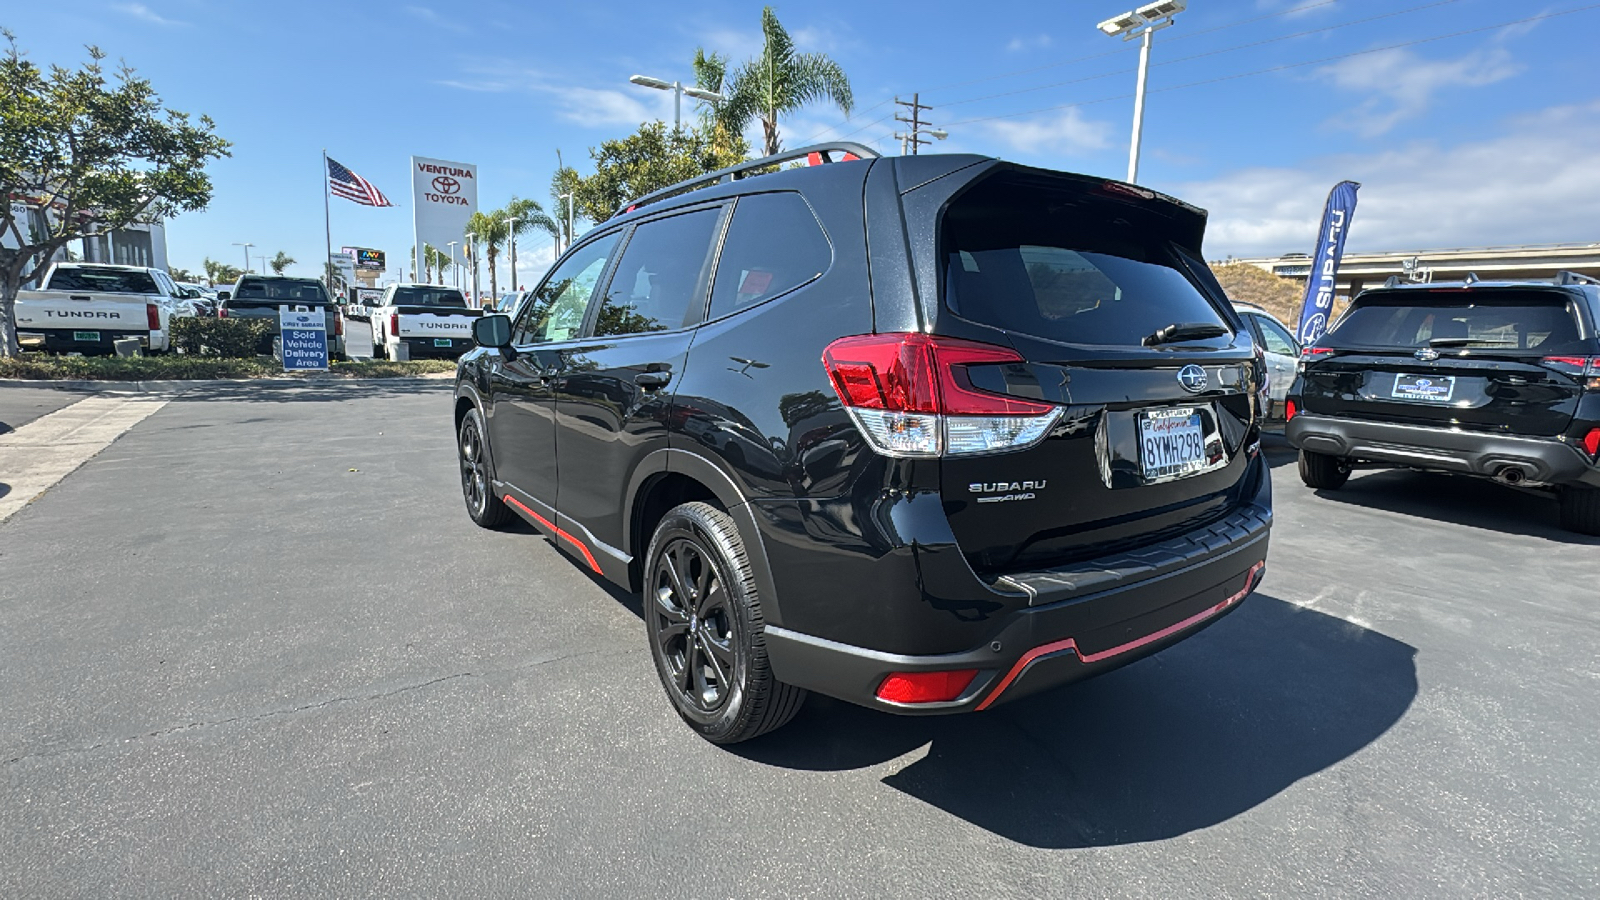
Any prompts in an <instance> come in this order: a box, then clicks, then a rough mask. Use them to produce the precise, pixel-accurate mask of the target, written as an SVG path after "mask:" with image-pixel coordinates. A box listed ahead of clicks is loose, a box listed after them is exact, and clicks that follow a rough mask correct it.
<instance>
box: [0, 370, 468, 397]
mask: <svg viewBox="0 0 1600 900" xmlns="http://www.w3.org/2000/svg"><path fill="white" fill-rule="evenodd" d="M455 377H456V376H455V373H453V372H444V373H440V374H438V375H404V376H396V377H391V378H383V377H370V378H345V377H337V376H328V377H323V378H193V379H187V380H181V381H110V380H103V381H102V380H87V381H51V380H45V379H35V378H0V388H4V387H6V386H8V385H15V386H17V387H40V388H56V389H58V390H63V391H104V392H110V393H121V394H155V393H169V392H172V391H184V390H191V389H194V388H198V387H216V386H218V385H244V384H260V385H264V386H268V387H273V388H282V387H325V386H327V385H330V384H352V385H353V384H361V385H367V384H414V385H419V386H420V385H428V384H439V383H442V382H446V381H450V380H452V379H454V378H455Z"/></svg>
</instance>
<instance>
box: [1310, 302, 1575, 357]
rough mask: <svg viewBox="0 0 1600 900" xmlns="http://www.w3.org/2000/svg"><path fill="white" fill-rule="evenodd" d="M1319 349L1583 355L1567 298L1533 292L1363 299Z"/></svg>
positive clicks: (1346, 315)
mask: <svg viewBox="0 0 1600 900" xmlns="http://www.w3.org/2000/svg"><path fill="white" fill-rule="evenodd" d="M1321 343H1322V344H1323V345H1324V346H1328V347H1335V348H1340V349H1359V348H1373V349H1380V348H1383V349H1387V348H1417V347H1426V346H1437V345H1448V346H1450V347H1471V348H1481V349H1485V350H1493V351H1495V352H1508V353H1517V352H1527V353H1531V354H1540V355H1551V354H1559V353H1562V352H1565V351H1566V350H1569V349H1574V348H1576V349H1578V350H1581V349H1583V343H1582V339H1581V332H1580V329H1579V324H1578V320H1577V318H1576V316H1575V314H1574V310H1573V309H1572V306H1571V304H1570V302H1569V301H1568V300H1567V298H1566V297H1564V296H1562V295H1561V294H1557V293H1554V292H1537V291H1516V292H1513V291H1487V290H1484V291H1472V292H1470V293H1469V292H1465V291H1460V290H1455V291H1450V292H1444V291H1439V292H1434V291H1417V290H1410V291H1404V292H1397V293H1396V294H1392V295H1388V296H1376V297H1366V298H1362V299H1361V300H1360V301H1358V302H1357V303H1356V305H1355V306H1354V307H1352V308H1351V310H1350V311H1349V312H1348V313H1346V314H1345V316H1344V317H1343V318H1342V319H1341V320H1340V321H1339V322H1338V323H1337V325H1336V327H1335V328H1334V330H1333V331H1331V332H1329V333H1328V336H1327V337H1325V338H1324V339H1323V340H1322V341H1321Z"/></svg>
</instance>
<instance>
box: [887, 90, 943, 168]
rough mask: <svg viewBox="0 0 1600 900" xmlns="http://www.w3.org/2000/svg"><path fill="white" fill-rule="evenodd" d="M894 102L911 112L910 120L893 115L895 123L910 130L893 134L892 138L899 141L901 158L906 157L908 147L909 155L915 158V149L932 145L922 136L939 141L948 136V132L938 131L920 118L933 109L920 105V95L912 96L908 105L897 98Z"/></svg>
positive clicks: (897, 114) (896, 114)
mask: <svg viewBox="0 0 1600 900" xmlns="http://www.w3.org/2000/svg"><path fill="white" fill-rule="evenodd" d="M894 102H895V103H896V104H898V105H900V106H904V107H905V108H907V109H909V110H910V111H911V117H910V118H906V117H905V116H902V115H900V114H899V113H895V116H894V120H895V121H896V122H904V123H906V124H907V125H910V126H911V129H910V130H909V131H907V132H905V133H903V134H902V133H901V132H898V131H897V132H895V134H894V136H895V137H896V138H898V139H899V141H900V155H901V156H905V155H906V150H907V148H908V147H909V149H910V151H911V155H912V156H916V155H917V149H918V148H919V147H920V146H922V145H923V144H931V143H933V141H930V140H928V139H927V138H924V137H923V135H924V134H927V135H931V136H933V137H935V138H938V139H939V140H941V141H942V140H944V139H945V138H947V137H949V136H950V132H948V131H945V130H943V129H940V128H934V127H933V126H932V124H931V123H929V122H928V121H927V120H926V119H924V118H922V112H923V110H931V109H933V107H931V106H923V105H922V95H921V94H912V95H911V102H910V103H907V102H906V101H904V100H901V99H900V98H899V97H896V98H894Z"/></svg>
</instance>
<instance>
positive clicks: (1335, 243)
mask: <svg viewBox="0 0 1600 900" xmlns="http://www.w3.org/2000/svg"><path fill="white" fill-rule="evenodd" d="M1360 187H1361V185H1360V184H1358V183H1356V182H1354V181H1341V182H1339V183H1338V184H1336V185H1334V186H1333V190H1331V191H1329V192H1328V206H1327V208H1326V209H1324V210H1323V211H1322V228H1321V230H1319V231H1318V232H1317V249H1316V252H1315V253H1313V254H1311V276H1310V277H1309V278H1307V279H1306V297H1305V301H1304V302H1303V303H1301V305H1300V329H1299V332H1298V334H1297V337H1298V338H1299V339H1300V345H1301V346H1303V347H1309V346H1311V345H1312V344H1314V343H1316V341H1317V338H1320V337H1322V335H1323V334H1325V333H1326V332H1327V330H1328V316H1329V315H1330V314H1331V313H1332V312H1333V293H1334V283H1335V281H1336V280H1337V277H1338V274H1339V260H1340V259H1342V258H1343V257H1344V239H1345V237H1347V236H1348V235H1349V234H1350V220H1351V219H1353V218H1355V214H1356V191H1357V190H1359V189H1360Z"/></svg>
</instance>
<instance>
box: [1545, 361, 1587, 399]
mask: <svg viewBox="0 0 1600 900" xmlns="http://www.w3.org/2000/svg"><path fill="white" fill-rule="evenodd" d="M1539 362H1540V363H1543V364H1544V365H1546V366H1548V367H1550V368H1552V369H1555V370H1556V371H1558V372H1565V373H1566V374H1568V375H1576V376H1578V377H1579V378H1581V379H1583V388H1584V390H1588V391H1600V356H1595V357H1588V356H1546V357H1545V358H1544V359H1541V360H1539Z"/></svg>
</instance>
